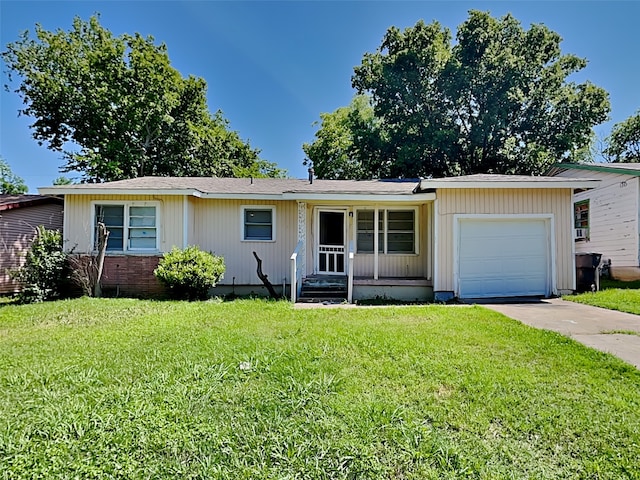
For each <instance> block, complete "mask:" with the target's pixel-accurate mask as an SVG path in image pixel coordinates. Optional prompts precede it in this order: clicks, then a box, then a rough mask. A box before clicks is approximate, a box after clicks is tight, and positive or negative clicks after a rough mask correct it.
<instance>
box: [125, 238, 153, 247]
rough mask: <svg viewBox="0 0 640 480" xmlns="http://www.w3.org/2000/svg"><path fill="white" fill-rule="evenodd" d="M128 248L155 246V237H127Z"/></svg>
mask: <svg viewBox="0 0 640 480" xmlns="http://www.w3.org/2000/svg"><path fill="white" fill-rule="evenodd" d="M129 248H131V249H138V248H148V249H155V248H156V237H133V238H130V239H129Z"/></svg>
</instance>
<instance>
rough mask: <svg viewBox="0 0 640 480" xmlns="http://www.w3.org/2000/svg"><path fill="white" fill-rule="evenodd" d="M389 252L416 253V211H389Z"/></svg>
mask: <svg viewBox="0 0 640 480" xmlns="http://www.w3.org/2000/svg"><path fill="white" fill-rule="evenodd" d="M387 213H388V218H389V221H388V224H387V253H415V218H414V215H415V212H414V211H413V210H404V211H397V210H396V211H393V210H392V211H389V212H387Z"/></svg>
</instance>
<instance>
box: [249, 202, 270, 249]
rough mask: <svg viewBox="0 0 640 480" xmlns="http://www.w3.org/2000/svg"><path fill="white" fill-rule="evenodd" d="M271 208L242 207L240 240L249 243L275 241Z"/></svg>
mask: <svg viewBox="0 0 640 480" xmlns="http://www.w3.org/2000/svg"><path fill="white" fill-rule="evenodd" d="M274 225H275V209H274V208H273V207H242V239H243V240H245V241H251V242H271V241H273V240H275V235H274Z"/></svg>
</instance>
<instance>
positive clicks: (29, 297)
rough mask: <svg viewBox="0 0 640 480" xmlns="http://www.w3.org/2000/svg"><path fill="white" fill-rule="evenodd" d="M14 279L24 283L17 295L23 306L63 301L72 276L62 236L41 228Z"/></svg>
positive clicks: (37, 230)
mask: <svg viewBox="0 0 640 480" xmlns="http://www.w3.org/2000/svg"><path fill="white" fill-rule="evenodd" d="M13 276H14V278H16V279H17V280H19V281H20V282H21V283H22V289H21V291H20V293H19V294H18V299H19V301H20V302H23V303H33V302H43V301H45V300H52V299H55V298H58V297H60V295H61V293H62V290H63V288H64V286H65V285H66V284H67V280H68V276H69V268H68V264H67V254H66V253H65V252H63V251H62V235H61V234H60V232H59V231H58V230H47V229H46V228H44V227H43V226H42V225H40V226H39V227H38V228H37V229H36V236H35V238H34V240H33V243H32V244H31V247H30V248H29V250H28V251H27V257H26V261H25V264H24V265H23V266H22V267H21V268H20V269H19V270H18V271H17V272H15V273H14V275H13Z"/></svg>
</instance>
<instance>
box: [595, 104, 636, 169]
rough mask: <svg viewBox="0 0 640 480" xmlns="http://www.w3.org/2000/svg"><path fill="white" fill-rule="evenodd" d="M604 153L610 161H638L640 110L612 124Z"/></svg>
mask: <svg viewBox="0 0 640 480" xmlns="http://www.w3.org/2000/svg"><path fill="white" fill-rule="evenodd" d="M604 153H605V155H606V156H607V157H608V158H609V159H610V160H611V161H612V162H626V163H640V111H638V112H637V113H636V114H635V115H632V116H631V117H629V118H627V119H626V120H624V121H622V122H620V123H616V124H615V125H614V126H613V129H612V130H611V135H609V138H608V139H607V148H606V149H605V151H604Z"/></svg>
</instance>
